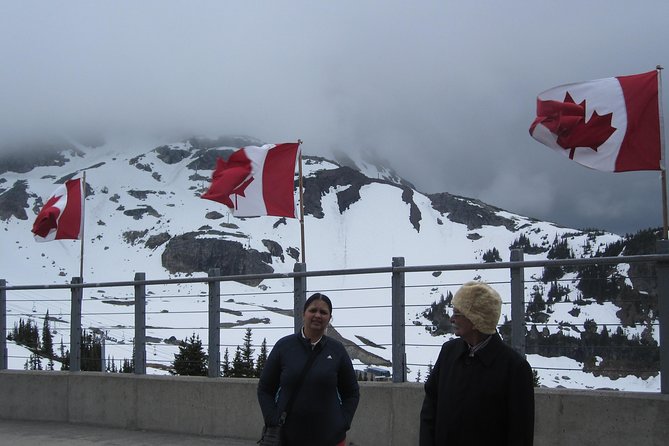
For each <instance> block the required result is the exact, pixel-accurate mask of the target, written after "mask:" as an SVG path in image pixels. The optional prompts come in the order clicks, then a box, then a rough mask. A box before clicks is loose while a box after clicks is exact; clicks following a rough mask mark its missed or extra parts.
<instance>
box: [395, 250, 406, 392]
mask: <svg viewBox="0 0 669 446" xmlns="http://www.w3.org/2000/svg"><path fill="white" fill-rule="evenodd" d="M403 266H404V257H393V276H392V305H393V308H392V340H393V357H392V362H393V382H395V383H403V382H406V380H407V366H406V363H407V356H406V342H405V336H406V335H405V332H404V330H405V324H406V322H405V320H406V316H405V314H404V313H405V309H404V308H405V288H404V272H396V271H394V269H395V268H399V267H403Z"/></svg>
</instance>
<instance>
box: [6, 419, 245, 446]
mask: <svg viewBox="0 0 669 446" xmlns="http://www.w3.org/2000/svg"><path fill="white" fill-rule="evenodd" d="M41 444H44V445H49V446H91V445H102V446H213V445H216V446H257V443H256V442H255V441H251V440H237V439H232V438H221V437H204V436H198V435H185V434H171V433H165V432H149V431H131V430H124V429H114V428H109V427H97V426H89V425H85V424H68V423H57V422H52V421H44V422H38V421H15V420H3V419H0V446H35V445H41Z"/></svg>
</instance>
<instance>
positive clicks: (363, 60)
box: [0, 0, 669, 234]
mask: <svg viewBox="0 0 669 446" xmlns="http://www.w3.org/2000/svg"><path fill="white" fill-rule="evenodd" d="M668 20H669V1H667V0H643V1H631V0H630V1H623V0H601V1H587V0H579V1H576V0H552V1H548V0H532V1H520V0H506V1H499V0H476V1H471V0H462V1H445V0H441V1H437V0H429V1H428V0H421V1H396V0H383V1H380V0H378V1H361V0H337V1H329V2H326V1H314V0H303V1H298V0H283V1H280V0H276V1H251V0H249V1H225V0H211V1H205V0H201V1H168V0H157V1H147V0H143V1H136V0H133V1H119V0H114V1H92V0H87V1H67V2H52V1H46V0H44V1H26V0H23V1H20V2H10V1H4V2H2V3H0V138H6V137H10V136H13V135H14V134H16V133H25V132H29V133H30V132H35V131H37V130H38V129H44V128H47V127H49V126H51V127H56V128H63V129H65V128H67V129H71V128H74V127H79V126H81V127H83V128H86V127H88V128H94V129H100V130H104V131H110V132H137V131H142V132H150V133H158V134H167V133H168V132H175V133H177V132H181V131H183V132H195V133H198V134H203V135H208V136H217V135H222V134H245V135H250V136H254V137H257V138H259V139H262V140H264V141H267V142H284V141H294V140H296V139H298V138H301V139H302V140H304V145H303V146H302V147H303V151H304V153H305V154H307V155H308V154H315V155H327V154H328V153H329V152H330V151H332V150H346V151H358V152H359V151H375V152H376V153H378V154H379V155H381V156H382V157H384V158H386V159H388V160H389V161H390V162H391V163H392V165H393V166H394V167H395V169H396V170H397V171H398V173H399V174H400V175H402V176H404V177H405V178H406V179H408V180H409V181H411V182H412V183H413V184H414V185H415V186H416V187H417V188H418V189H419V190H421V191H423V192H430V193H431V192H450V193H453V194H458V195H464V196H467V197H472V198H478V199H481V200H483V201H485V202H487V203H490V204H492V205H495V206H499V207H502V208H504V209H507V210H510V211H512V212H517V213H520V214H523V215H527V216H530V217H536V218H539V219H542V220H548V221H553V222H556V223H559V224H562V225H565V226H570V227H575V228H586V227H598V228H603V229H607V230H611V231H614V232H617V233H620V234H624V233H627V232H636V231H638V230H639V229H645V228H648V227H659V226H661V225H662V198H661V184H660V175H659V172H628V173H618V174H613V173H604V172H597V171H593V170H589V169H587V168H585V167H583V166H580V165H578V164H576V163H574V162H573V161H569V160H568V159H566V158H565V157H561V156H559V155H558V154H556V153H554V152H553V151H551V150H550V149H548V148H547V147H544V146H543V145H541V144H540V143H538V142H536V141H535V140H533V139H532V138H531V137H530V136H529V133H528V128H529V126H530V124H531V122H532V121H533V119H534V116H535V109H536V96H537V94H538V93H540V92H541V91H543V90H546V89H548V88H550V87H553V86H556V85H560V84H565V83H570V82H577V81H583V80H590V79H599V78H604V77H611V76H619V75H628V74H636V73H642V72H646V71H651V70H653V69H654V68H655V66H656V65H658V64H659V65H663V66H665V67H668V68H669V43H668V42H669V23H668ZM663 76H664V82H663V84H664V85H663V87H665V90H666V84H667V81H666V79H667V76H669V74H666V73H665V74H664V75H663ZM664 96H665V98H664V100H663V105H664V110H669V102H668V101H667V99H666V96H667V95H666V94H665V95H664ZM665 128H666V125H665Z"/></svg>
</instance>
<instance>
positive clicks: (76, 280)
mask: <svg viewBox="0 0 669 446" xmlns="http://www.w3.org/2000/svg"><path fill="white" fill-rule="evenodd" d="M82 282H83V280H82V278H81V277H73V278H72V284H73V285H76V284H80V283H82ZM70 290H71V292H72V299H71V302H70V371H71V372H80V371H81V299H82V296H83V290H84V289H83V288H79V287H76V288H75V287H72V288H70Z"/></svg>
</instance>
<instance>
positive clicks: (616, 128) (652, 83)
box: [530, 71, 662, 172]
mask: <svg viewBox="0 0 669 446" xmlns="http://www.w3.org/2000/svg"><path fill="white" fill-rule="evenodd" d="M658 88H659V87H658V73H657V71H651V72H648V73H642V74H636V75H632V76H619V77H611V78H605V79H597V80H592V81H587V82H580V83H573V84H567V85H561V86H558V87H554V88H551V89H549V90H546V91H544V92H543V93H540V94H539V96H538V97H537V118H536V119H535V120H534V122H533V123H532V125H531V127H530V135H532V137H533V138H534V139H536V140H537V141H539V142H541V143H543V144H545V145H547V146H548V147H550V148H552V149H553V150H555V151H557V152H559V153H561V154H562V155H564V156H567V157H569V159H572V160H574V161H576V162H578V163H580V164H582V165H584V166H587V167H589V168H591V169H596V170H602V171H607V172H626V171H633V170H661V166H660V164H661V163H660V161H661V151H662V150H661V144H660V112H659V102H658Z"/></svg>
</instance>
